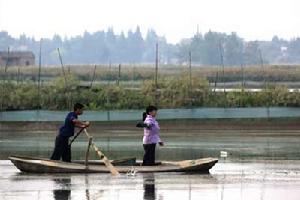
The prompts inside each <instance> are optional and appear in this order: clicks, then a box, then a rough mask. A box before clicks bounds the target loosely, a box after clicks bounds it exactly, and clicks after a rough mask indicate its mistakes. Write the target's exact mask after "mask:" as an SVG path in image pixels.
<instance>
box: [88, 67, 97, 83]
mask: <svg viewBox="0 0 300 200" xmlns="http://www.w3.org/2000/svg"><path fill="white" fill-rule="evenodd" d="M96 69H97V65H95V68H94V73H93V78H92V80H91V84H90V88H92V87H93V83H94V81H95V77H96Z"/></svg>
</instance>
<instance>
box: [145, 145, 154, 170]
mask: <svg viewBox="0 0 300 200" xmlns="http://www.w3.org/2000/svg"><path fill="white" fill-rule="evenodd" d="M143 146H144V151H145V153H144V158H143V165H144V166H151V165H155V147H156V144H144V145H143Z"/></svg>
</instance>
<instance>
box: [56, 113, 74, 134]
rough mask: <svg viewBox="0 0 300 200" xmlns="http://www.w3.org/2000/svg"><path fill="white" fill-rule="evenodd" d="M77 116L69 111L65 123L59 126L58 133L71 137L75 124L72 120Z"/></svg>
mask: <svg viewBox="0 0 300 200" xmlns="http://www.w3.org/2000/svg"><path fill="white" fill-rule="evenodd" d="M77 118H78V116H77V115H76V113H75V112H70V113H69V114H68V115H67V117H66V119H65V124H64V125H62V126H61V127H60V128H59V135H60V136H64V137H71V136H73V135H74V129H75V124H74V122H73V120H74V119H77Z"/></svg>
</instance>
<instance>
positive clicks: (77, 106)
mask: <svg viewBox="0 0 300 200" xmlns="http://www.w3.org/2000/svg"><path fill="white" fill-rule="evenodd" d="M73 108H74V111H76V110H77V109H82V108H84V105H82V104H81V103H75V104H74V107H73Z"/></svg>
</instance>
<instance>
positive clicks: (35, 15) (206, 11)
mask: <svg viewBox="0 0 300 200" xmlns="http://www.w3.org/2000/svg"><path fill="white" fill-rule="evenodd" d="M137 25H139V26H140V27H141V30H142V32H143V34H145V33H146V31H147V29H148V28H153V29H155V30H156V31H157V33H158V34H159V35H164V36H166V37H167V40H168V41H169V42H172V43H175V42H178V41H179V40H180V39H181V38H186V37H191V36H192V35H193V34H194V33H195V32H196V30H197V25H199V30H200V32H207V31H208V30H213V31H221V32H227V33H230V32H237V33H238V34H239V35H240V36H241V37H243V38H245V39H246V40H254V39H261V40H270V39H271V38H272V36H273V35H275V34H277V35H278V36H279V37H282V38H293V37H297V36H300V1H299V0H273V1H271V0H105V1H104V0H0V30H6V31H8V32H9V33H10V34H11V35H13V36H18V35H20V34H22V33H26V34H28V35H30V36H35V37H36V38H37V39H39V38H40V37H52V36H53V34H55V33H56V34H60V35H61V36H74V35H78V34H82V33H83V32H84V31H85V30H87V31H89V32H95V31H97V30H106V29H107V28H108V27H113V28H114V30H115V31H116V32H117V33H119V32H120V31H121V30H124V31H125V32H127V30H128V29H135V27H136V26H137Z"/></svg>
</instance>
